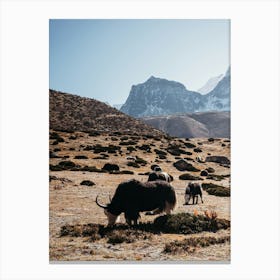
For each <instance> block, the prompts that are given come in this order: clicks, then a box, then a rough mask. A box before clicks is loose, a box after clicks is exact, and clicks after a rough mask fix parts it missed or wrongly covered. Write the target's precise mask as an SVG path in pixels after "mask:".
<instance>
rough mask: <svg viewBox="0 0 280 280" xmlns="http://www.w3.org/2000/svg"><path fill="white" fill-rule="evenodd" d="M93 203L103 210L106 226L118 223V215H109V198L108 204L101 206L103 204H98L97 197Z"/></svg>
mask: <svg viewBox="0 0 280 280" xmlns="http://www.w3.org/2000/svg"><path fill="white" fill-rule="evenodd" d="M109 198H110V197H109ZM95 202H96V204H97V205H98V206H99V207H101V208H103V209H104V214H105V215H106V216H107V219H108V226H112V225H114V224H115V223H118V222H119V215H115V214H113V213H111V212H110V210H109V209H110V205H111V198H110V203H108V204H106V205H103V204H101V203H99V202H98V196H97V197H96V200H95Z"/></svg>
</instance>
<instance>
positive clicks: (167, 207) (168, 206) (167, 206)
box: [164, 201, 174, 214]
mask: <svg viewBox="0 0 280 280" xmlns="http://www.w3.org/2000/svg"><path fill="white" fill-rule="evenodd" d="M173 208H174V205H173V204H170V203H168V202H167V201H165V207H164V212H165V213H166V214H171V211H172V210H173Z"/></svg>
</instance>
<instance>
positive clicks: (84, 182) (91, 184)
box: [80, 180, 95, 187]
mask: <svg viewBox="0 0 280 280" xmlns="http://www.w3.org/2000/svg"><path fill="white" fill-rule="evenodd" d="M80 185H84V186H89V187H90V186H94V185H95V183H93V182H92V181H90V180H84V181H82V182H81V184H80Z"/></svg>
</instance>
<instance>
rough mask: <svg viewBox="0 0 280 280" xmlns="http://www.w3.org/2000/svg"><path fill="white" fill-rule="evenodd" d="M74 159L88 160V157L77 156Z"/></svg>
mask: <svg viewBox="0 0 280 280" xmlns="http://www.w3.org/2000/svg"><path fill="white" fill-rule="evenodd" d="M74 158H75V159H88V157H87V156H84V155H78V156H75V157H74Z"/></svg>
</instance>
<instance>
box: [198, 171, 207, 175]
mask: <svg viewBox="0 0 280 280" xmlns="http://www.w3.org/2000/svg"><path fill="white" fill-rule="evenodd" d="M200 176H208V172H207V170H202V171H201V172H200Z"/></svg>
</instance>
